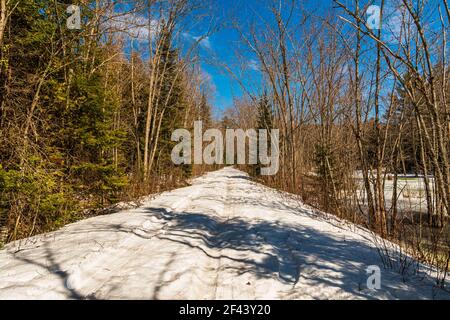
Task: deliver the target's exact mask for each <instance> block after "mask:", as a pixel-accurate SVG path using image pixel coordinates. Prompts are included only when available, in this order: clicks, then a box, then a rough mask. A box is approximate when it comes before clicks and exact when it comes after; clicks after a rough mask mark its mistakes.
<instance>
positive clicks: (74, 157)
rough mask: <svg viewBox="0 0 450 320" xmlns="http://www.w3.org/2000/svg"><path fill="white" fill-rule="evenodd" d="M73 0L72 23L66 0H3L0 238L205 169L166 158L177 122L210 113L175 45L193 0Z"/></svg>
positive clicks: (202, 89) (191, 62) (203, 91)
mask: <svg viewBox="0 0 450 320" xmlns="http://www.w3.org/2000/svg"><path fill="white" fill-rule="evenodd" d="M70 3H71V4H76V5H79V6H80V8H81V22H82V26H81V29H79V30H71V29H69V28H67V27H66V20H67V19H68V14H66V9H67V3H60V2H59V1H49V0H1V21H0V47H1V51H0V55H1V56H0V235H1V238H0V244H2V243H6V242H8V241H12V240H16V239H20V238H23V237H28V236H31V235H34V234H37V233H40V232H45V231H48V230H53V229H55V228H58V227H60V226H62V225H64V224H67V223H69V222H72V221H75V220H77V219H79V218H83V217H85V216H86V215H88V214H90V213H92V212H96V210H97V209H101V208H105V207H107V206H109V205H111V204H114V203H117V202H118V201H122V200H133V199H137V198H138V197H139V196H141V195H147V194H149V193H154V192H158V191H161V190H164V189H168V188H172V187H174V186H177V185H179V184H182V183H184V181H185V180H186V179H187V178H189V177H190V176H191V175H193V174H195V173H196V171H197V173H198V172H199V170H204V169H205V168H193V167H192V166H190V165H185V166H181V167H180V166H177V167H175V165H173V164H172V161H171V159H170V153H171V149H172V146H173V144H174V143H173V142H172V141H171V133H172V131H173V130H174V129H176V128H188V129H189V128H190V127H191V126H192V124H193V121H195V120H203V121H205V122H211V121H212V120H211V108H210V106H209V104H208V102H207V98H206V96H207V95H208V94H209V92H207V86H205V85H204V80H203V79H202V77H201V72H200V68H199V66H198V64H197V63H195V59H194V58H195V57H194V54H192V53H191V54H190V55H188V54H187V53H186V52H183V50H181V49H180V48H177V42H176V41H175V37H176V34H178V33H179V32H181V29H182V27H181V22H182V21H183V19H185V18H186V17H187V16H188V15H190V14H193V10H194V9H195V6H194V4H193V3H192V2H191V1H183V0H182V1H164V2H157V1H136V2H135V3H133V6H132V7H131V5H130V4H127V6H126V7H122V8H121V10H117V6H118V5H119V4H120V3H119V2H118V1H73V2H72V1H70ZM123 17H139V19H138V22H139V23H138V22H136V21H134V20H130V19H128V20H120V19H121V18H123ZM119 20H120V21H121V23H117V21H119ZM124 21H126V23H124ZM130 30H140V31H141V32H142V31H143V32H144V34H146V38H144V39H142V38H139V37H138V36H139V35H138V34H130V32H129V31H130ZM136 44H139V45H136ZM191 51H194V50H191Z"/></svg>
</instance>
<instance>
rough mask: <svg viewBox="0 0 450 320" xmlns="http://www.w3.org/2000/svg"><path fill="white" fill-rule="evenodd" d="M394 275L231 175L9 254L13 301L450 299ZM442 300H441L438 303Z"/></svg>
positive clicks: (364, 239)
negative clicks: (373, 283) (371, 282)
mask: <svg viewBox="0 0 450 320" xmlns="http://www.w3.org/2000/svg"><path fill="white" fill-rule="evenodd" d="M369 265H379V266H380V267H381V268H382V264H381V261H380V258H379V256H378V253H377V251H376V249H375V248H374V246H373V245H372V236H371V235H370V234H369V233H368V232H366V231H364V230H361V229H359V228H356V227H354V226H349V225H348V224H344V223H341V222H339V221H337V220H336V219H333V218H331V217H330V216H328V215H325V214H322V213H319V212H315V211H313V210H311V209H310V208H309V207H307V206H304V205H302V204H299V203H298V202H297V201H294V200H293V199H292V198H291V197H289V196H288V195H286V194H281V193H278V192H275V191H274V190H272V189H269V188H266V187H264V186H262V185H259V184H256V183H254V182H252V181H250V180H249V179H248V177H247V176H246V175H245V174H244V173H242V172H241V171H238V170H235V169H232V168H225V169H222V170H219V171H216V172H213V173H209V174H207V175H205V176H203V177H201V178H198V179H195V180H194V181H193V184H192V186H190V187H186V188H182V189H177V190H174V191H172V192H166V193H163V194H162V195H160V196H158V197H157V198H155V199H153V200H149V201H147V202H146V203H144V205H143V206H142V207H140V208H137V209H132V210H126V211H122V212H119V213H116V214H112V215H106V216H100V217H95V218H91V219H87V220H84V221H80V222H78V223H74V224H71V225H68V226H66V227H65V228H63V229H61V230H59V231H57V232H53V233H49V234H46V235H41V236H37V237H33V238H30V239H26V240H24V241H21V242H16V243H12V244H9V245H8V246H7V247H6V249H5V250H2V251H0V298H1V299H16V298H25V299H372V298H375V299H408V298H413V299H430V298H433V297H438V298H448V296H445V295H444V293H442V292H438V291H436V290H434V289H433V283H432V281H431V280H430V279H428V278H427V276H425V275H424V274H419V275H416V276H411V277H408V278H407V279H406V281H404V280H405V279H404V277H402V276H400V275H399V274H398V273H396V272H395V271H392V270H385V269H383V268H382V271H381V289H380V290H369V289H368V288H367V286H366V280H367V277H368V276H367V274H366V268H367V267H368V266H369ZM436 294H437V295H436Z"/></svg>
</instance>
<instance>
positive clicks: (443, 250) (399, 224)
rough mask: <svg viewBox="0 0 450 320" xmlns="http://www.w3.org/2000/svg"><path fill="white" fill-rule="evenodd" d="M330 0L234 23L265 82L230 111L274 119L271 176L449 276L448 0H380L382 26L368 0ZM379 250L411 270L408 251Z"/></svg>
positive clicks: (241, 119)
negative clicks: (275, 163)
mask: <svg viewBox="0 0 450 320" xmlns="http://www.w3.org/2000/svg"><path fill="white" fill-rule="evenodd" d="M333 5H334V7H333V8H332V7H330V11H329V14H327V15H326V16H325V15H319V14H317V13H315V12H313V11H312V10H307V9H305V8H304V7H302V4H301V1H290V2H289V1H288V2H285V3H284V6H277V5H276V4H275V2H271V1H269V2H268V5H267V6H266V7H265V9H266V10H267V12H269V13H270V17H271V18H266V19H255V20H252V21H251V22H249V23H248V24H246V25H242V24H240V23H235V25H236V28H237V30H238V32H239V33H240V35H241V39H242V42H243V43H244V44H246V48H247V49H248V50H250V51H251V52H252V53H253V55H254V57H255V58H256V59H257V62H258V63H257V66H258V69H259V72H260V74H261V75H262V80H261V81H262V85H260V86H256V87H259V88H261V87H262V88H263V89H262V92H261V89H259V90H257V91H253V92H252V91H251V90H248V91H247V92H248V98H246V99H243V100H242V101H238V102H237V103H236V106H235V110H230V111H229V112H228V114H227V118H226V121H227V122H229V121H230V119H231V122H232V123H233V125H234V126H236V127H244V128H249V127H259V128H265V127H266V125H265V124H267V123H270V124H271V126H272V127H273V128H278V129H279V130H280V139H281V141H280V155H281V159H280V171H279V173H278V175H276V176H274V177H266V178H264V181H265V182H266V183H268V184H269V185H271V186H274V187H276V188H280V189H283V190H286V191H289V192H292V193H295V194H299V195H301V196H302V198H303V200H304V201H305V202H307V203H309V204H311V205H313V206H315V207H317V208H320V209H322V210H325V211H327V212H332V213H334V214H336V215H338V216H339V217H341V218H345V219H348V220H350V221H352V222H356V223H360V224H362V225H364V226H366V227H368V228H370V229H371V230H373V231H375V232H376V233H378V234H380V235H382V236H383V237H384V238H387V239H391V240H394V241H396V242H398V243H399V244H401V245H402V246H401V248H402V250H405V251H407V252H408V253H411V254H413V255H414V256H416V257H418V258H419V259H420V260H421V261H426V262H429V263H432V264H434V265H437V266H439V268H440V270H441V271H442V272H441V273H440V274H439V276H438V281H439V283H440V284H443V283H444V282H443V279H444V278H445V277H446V275H447V271H448V268H449V261H450V250H449V248H450V229H449V227H448V215H449V212H450V211H449V209H450V208H449V200H450V175H449V174H450V172H449V157H450V151H449V150H450V97H449V93H450V85H449V61H448V49H449V46H448V43H449V38H448V37H449V25H450V13H449V12H450V11H449V5H448V3H447V1H409V0H396V1H390V2H389V5H388V4H385V3H384V2H383V1H382V2H381V5H380V7H379V9H380V13H381V17H382V18H381V21H382V22H381V28H380V29H372V28H371V27H370V25H368V24H367V23H366V21H367V16H368V14H367V8H368V5H369V3H368V2H363V1H358V0H352V1H342V3H341V2H339V1H333ZM253 65H255V63H253ZM267 101H268V103H269V104H270V108H269V109H270V112H267V107H266V105H267ZM255 110H259V111H258V112H255ZM249 114H251V115H254V116H253V117H252V119H251V120H249V118H248V116H247V115H249ZM248 170H249V172H253V173H254V172H255V168H254V167H248ZM256 172H257V170H256ZM408 179H410V180H409V181H410V182H409V183H410V184H411V183H412V187H411V188H409V187H408V189H412V191H409V195H408V197H409V198H408V200H405V199H406V197H407V190H405V188H406V187H407V180H408ZM410 186H411V185H410ZM413 192H414V193H415V194H412V193H413ZM401 196H402V201H400V197H401ZM380 248H381V251H382V252H383V255H384V256H386V259H385V262H386V265H387V266H391V267H392V266H393V265H394V264H395V263H396V262H398V261H402V262H401V263H402V266H401V267H400V269H402V268H404V263H406V262H405V261H407V260H406V259H404V257H403V258H401V259H397V258H394V257H391V256H389V255H390V253H389V252H388V251H387V250H385V249H386V248H385V247H384V246H383V245H382V244H380Z"/></svg>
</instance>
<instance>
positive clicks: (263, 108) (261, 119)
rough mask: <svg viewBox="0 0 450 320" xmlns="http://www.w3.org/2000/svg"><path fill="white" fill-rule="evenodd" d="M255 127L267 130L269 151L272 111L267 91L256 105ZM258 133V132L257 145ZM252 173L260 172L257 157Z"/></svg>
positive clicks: (258, 173)
mask: <svg viewBox="0 0 450 320" xmlns="http://www.w3.org/2000/svg"><path fill="white" fill-rule="evenodd" d="M257 114H258V115H257V129H258V130H259V129H264V130H267V138H268V139H267V144H268V145H267V148H268V151H269V152H270V142H271V139H270V130H272V129H273V113H272V106H271V104H270V101H269V97H268V96H267V93H266V92H264V94H263V95H262V96H261V97H260V99H259V102H258V105H257ZM259 143H260V142H259V134H258V146H259ZM252 171H253V172H252V173H253V174H254V175H260V174H261V163H260V160H259V157H258V163H257V164H256V165H254V166H253V170H252Z"/></svg>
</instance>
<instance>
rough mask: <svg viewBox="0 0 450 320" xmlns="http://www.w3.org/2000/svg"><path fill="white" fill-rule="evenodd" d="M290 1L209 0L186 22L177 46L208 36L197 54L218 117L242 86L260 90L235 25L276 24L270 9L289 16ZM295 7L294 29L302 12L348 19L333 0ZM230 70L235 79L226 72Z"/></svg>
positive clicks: (370, 0)
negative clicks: (210, 89) (342, 16)
mask: <svg viewBox="0 0 450 320" xmlns="http://www.w3.org/2000/svg"><path fill="white" fill-rule="evenodd" d="M290 1H291V0H210V2H208V4H207V5H206V6H207V7H206V8H204V9H202V10H201V11H200V12H198V11H197V12H195V13H194V14H193V15H192V16H188V17H187V18H186V21H185V23H186V26H187V29H184V30H183V33H182V34H181V35H180V37H179V41H178V43H179V44H182V43H184V45H186V44H187V46H186V47H189V43H191V44H192V43H193V42H195V40H196V39H198V37H202V36H207V38H205V40H203V42H201V43H200V45H199V48H198V52H199V57H200V63H201V68H202V71H203V75H204V77H205V78H208V79H209V81H210V83H211V87H213V88H214V90H213V92H212V94H211V95H210V102H211V104H212V105H213V107H214V109H215V115H216V116H219V115H220V113H221V111H223V110H224V109H226V108H228V107H231V106H232V105H233V99H234V98H240V97H242V96H243V95H244V94H245V92H244V90H243V89H242V85H244V86H245V88H246V89H247V90H249V91H252V92H255V91H258V90H261V86H260V83H261V74H260V72H259V71H258V63H257V59H256V57H255V56H254V55H253V54H252V53H251V52H250V51H249V50H248V48H245V46H244V45H243V43H242V42H241V41H240V35H239V32H238V31H237V30H236V29H235V28H234V26H233V25H234V24H237V25H238V26H239V28H240V30H241V31H242V32H244V33H245V32H247V31H248V26H249V25H250V24H252V23H256V25H258V23H261V24H262V20H265V21H273V16H272V13H271V12H270V7H271V6H274V5H275V6H277V7H278V6H281V8H282V9H285V10H282V12H283V11H284V14H285V15H287V14H288V12H287V10H288V8H289V7H290V6H289V3H290ZM340 1H341V2H342V3H344V4H347V5H349V7H351V5H352V3H353V2H354V1H353V0H340ZM397 1H398V0H385V5H386V7H389V6H391V7H394V3H395V2H397ZM430 1H431V2H434V1H437V0H430ZM296 3H298V7H297V8H296V9H295V10H296V11H295V12H293V18H292V22H291V27H294V28H295V25H296V23H297V21H298V20H299V19H300V17H301V15H302V11H305V12H308V13H309V14H312V15H313V17H317V18H313V19H320V17H323V16H326V15H327V14H329V13H330V12H331V11H332V10H334V11H338V12H340V14H342V15H344V16H345V14H344V13H343V11H342V10H341V9H337V8H334V6H335V5H334V3H333V1H332V0H320V1H315V0H303V1H296ZM369 4H375V5H380V4H381V0H360V5H361V6H364V5H369ZM436 7H437V6H436ZM199 14H200V16H199ZM429 14H431V15H435V14H436V12H434V13H433V12H430V13H429ZM394 20H395V17H394ZM394 20H393V21H394ZM383 21H384V20H383ZM394 25H395V23H394ZM211 26H213V27H214V29H215V30H214V31H213V32H212V33H210V34H209V33H208V31H209V30H210V28H211ZM144 58H145V55H144ZM224 66H226V68H225V67H224ZM242 67H244V68H242ZM227 68H228V70H230V71H231V72H232V73H233V75H232V74H230V72H229V71H227ZM235 77H236V78H237V79H236V78H235Z"/></svg>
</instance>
